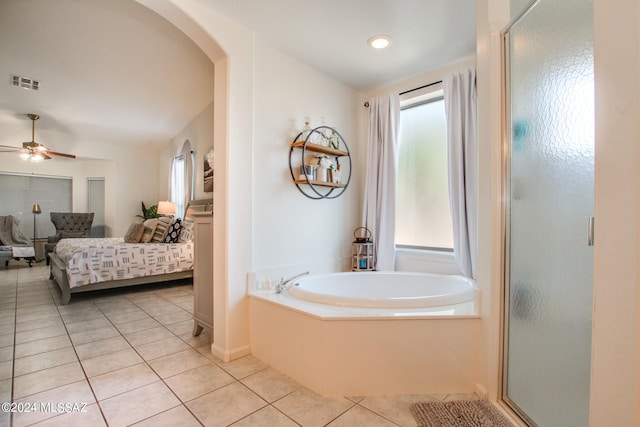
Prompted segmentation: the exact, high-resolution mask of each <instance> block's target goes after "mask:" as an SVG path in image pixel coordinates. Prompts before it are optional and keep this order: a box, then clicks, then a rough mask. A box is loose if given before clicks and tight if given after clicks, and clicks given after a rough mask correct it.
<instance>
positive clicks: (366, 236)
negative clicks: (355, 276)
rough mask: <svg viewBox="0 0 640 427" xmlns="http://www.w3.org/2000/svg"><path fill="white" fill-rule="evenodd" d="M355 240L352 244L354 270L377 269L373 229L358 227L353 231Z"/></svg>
mask: <svg viewBox="0 0 640 427" xmlns="http://www.w3.org/2000/svg"><path fill="white" fill-rule="evenodd" d="M353 237H355V240H354V241H353V243H352V244H351V269H352V270H353V271H372V270H375V267H376V266H375V253H374V252H375V248H374V246H373V241H372V240H371V231H370V230H369V229H368V228H366V227H358V228H356V229H355V230H354V232H353Z"/></svg>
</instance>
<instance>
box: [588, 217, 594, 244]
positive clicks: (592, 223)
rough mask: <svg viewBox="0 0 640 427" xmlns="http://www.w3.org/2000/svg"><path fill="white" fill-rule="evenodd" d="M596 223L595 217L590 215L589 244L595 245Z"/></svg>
mask: <svg viewBox="0 0 640 427" xmlns="http://www.w3.org/2000/svg"><path fill="white" fill-rule="evenodd" d="M594 223H595V218H594V217H592V216H590V217H589V226H588V227H589V229H588V230H587V245H588V246H593V238H594V229H595V226H594Z"/></svg>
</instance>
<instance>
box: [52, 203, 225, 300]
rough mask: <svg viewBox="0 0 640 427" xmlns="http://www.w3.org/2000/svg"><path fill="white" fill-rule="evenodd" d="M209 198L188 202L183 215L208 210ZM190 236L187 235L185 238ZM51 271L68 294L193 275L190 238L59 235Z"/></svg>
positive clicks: (64, 296) (187, 216)
mask: <svg viewBox="0 0 640 427" xmlns="http://www.w3.org/2000/svg"><path fill="white" fill-rule="evenodd" d="M212 204H213V201H212V199H201V200H192V201H191V202H189V206H188V208H187V213H186V214H185V218H190V217H191V215H192V214H193V213H194V212H204V211H207V210H209V211H210V210H212ZM189 240H190V239H189ZM50 267H51V275H50V278H51V279H53V280H55V282H56V283H57V284H58V287H59V288H60V291H61V292H62V295H61V303H62V304H68V303H69V301H70V300H71V294H75V293H79V292H88V291H95V290H102V289H114V288H120V287H124V286H135V285H144V284H151V283H162V282H167V281H173V280H180V279H190V278H192V277H193V241H185V242H180V243H125V242H124V238H122V237H111V238H79V239H62V240H61V241H60V242H59V243H58V244H57V245H56V249H55V252H53V253H51V264H50Z"/></svg>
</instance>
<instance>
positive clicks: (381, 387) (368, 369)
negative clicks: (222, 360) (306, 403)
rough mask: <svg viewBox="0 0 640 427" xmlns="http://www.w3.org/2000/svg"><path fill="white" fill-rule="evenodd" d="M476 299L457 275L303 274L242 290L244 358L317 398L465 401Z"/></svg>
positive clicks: (472, 371) (471, 386) (470, 386)
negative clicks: (448, 397) (277, 285)
mask: <svg viewBox="0 0 640 427" xmlns="http://www.w3.org/2000/svg"><path fill="white" fill-rule="evenodd" d="M479 294H480V292H479V291H478V290H477V288H476V285H475V282H474V281H473V280H471V279H467V278H464V277H461V276H444V275H433V274H422V273H383V272H353V273H351V272H350V273H333V274H323V275H317V276H304V277H301V278H298V279H295V280H293V281H292V282H291V283H290V284H289V286H288V287H287V289H286V290H285V291H283V292H282V293H280V294H277V293H276V292H275V291H274V290H251V291H250V292H249V312H250V313H249V314H250V316H249V321H250V335H251V337H250V338H251V352H252V354H253V355H254V356H256V357H257V358H259V359H261V360H263V361H264V362H266V363H268V364H269V365H271V366H273V367H274V368H275V369H277V370H279V371H281V372H283V373H284V374H286V375H288V376H290V377H291V378H293V379H295V380H296V381H298V382H299V383H301V384H303V385H305V386H306V387H308V388H310V389H312V390H314V391H316V392H317V393H320V394H322V395H325V396H372V395H380V394H422V393H424V394H428V393H472V392H474V391H475V388H476V381H477V378H476V377H477V372H476V368H477V361H476V357H477V354H478V353H479V351H480V348H479V341H478V340H479V338H478V337H479V336H480V325H481V323H480V318H479V315H478V312H479V309H478V307H479Z"/></svg>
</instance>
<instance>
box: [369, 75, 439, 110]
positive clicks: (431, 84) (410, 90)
mask: <svg viewBox="0 0 640 427" xmlns="http://www.w3.org/2000/svg"><path fill="white" fill-rule="evenodd" d="M440 83H442V80H438V81H437V82H433V83H429V84H426V85H423V86H420V87H416V88H413V89H409V90H405V91H404V92H400V93H399V94H398V95H404V94H407V93H411V92H415V91H416V90H420V89H425V88H428V87H431V86H435V85H437V84H440ZM364 106H365V107H367V108H369V101H367V102H365V103H364Z"/></svg>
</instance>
